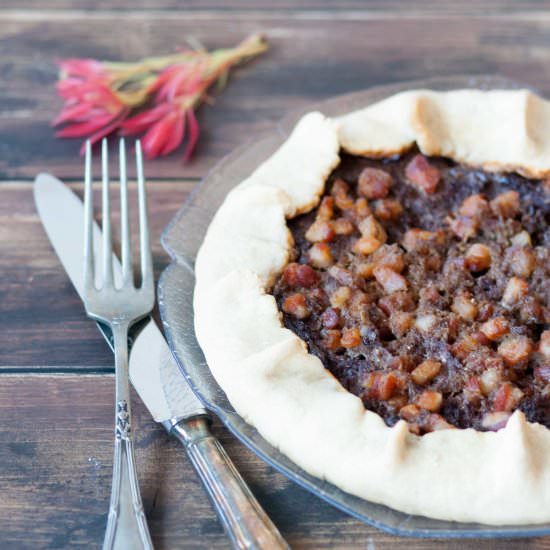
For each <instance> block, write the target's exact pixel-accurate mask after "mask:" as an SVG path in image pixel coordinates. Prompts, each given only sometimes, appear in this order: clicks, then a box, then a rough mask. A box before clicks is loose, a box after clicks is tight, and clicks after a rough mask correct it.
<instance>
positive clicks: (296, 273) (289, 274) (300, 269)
mask: <svg viewBox="0 0 550 550" xmlns="http://www.w3.org/2000/svg"><path fill="white" fill-rule="evenodd" d="M282 277H283V281H284V282H285V283H286V284H287V285H288V286H291V287H302V288H309V287H312V286H315V285H316V284H317V283H318V282H319V274H318V273H317V272H316V271H315V270H314V269H313V268H312V267H311V266H309V265H307V264H297V263H295V262H292V263H290V264H288V265H287V266H286V267H285V269H284V271H283V275H282Z"/></svg>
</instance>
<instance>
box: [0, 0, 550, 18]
mask: <svg viewBox="0 0 550 550" xmlns="http://www.w3.org/2000/svg"><path fill="white" fill-rule="evenodd" d="M23 4H24V5H23ZM549 6H550V4H549V2H548V1H547V0H522V1H521V2H517V1H515V0H482V1H479V2H476V1H475V0H463V1H462V2H456V1H455V0H439V1H438V2H433V1H432V0H414V1H410V2H408V1H404V0H343V1H338V2H334V1H331V0H299V1H292V0H280V1H273V0H233V1H232V2H228V1H227V0H207V1H203V0H159V1H158V2H155V1H154V0H134V1H133V2H132V3H131V4H130V3H129V2H128V1H127V0H25V2H20V1H18V0H4V1H3V3H2V9H4V10H6V9H18V10H21V9H25V10H29V9H38V10H44V9H49V10H92V11H97V10H103V9H108V10H123V11H133V12H135V10H136V9H140V10H151V11H152V10H176V9H177V10H193V11H196V10H200V11H206V10H212V11H226V10H242V11H257V12H259V11H270V10H275V11H280V10H282V9H285V10H288V11H290V12H297V11H303V10H326V11H331V12H342V11H347V10H354V11H362V12H365V11H372V12H375V13H377V12H378V13H379V12H389V11H399V13H400V15H404V14H410V13H414V14H433V13H442V14H445V15H447V14H449V13H451V14H453V13H462V14H464V13H467V14H478V15H494V14H496V13H506V14H508V13H510V12H512V13H517V12H529V11H539V10H544V9H547V8H548V7H549Z"/></svg>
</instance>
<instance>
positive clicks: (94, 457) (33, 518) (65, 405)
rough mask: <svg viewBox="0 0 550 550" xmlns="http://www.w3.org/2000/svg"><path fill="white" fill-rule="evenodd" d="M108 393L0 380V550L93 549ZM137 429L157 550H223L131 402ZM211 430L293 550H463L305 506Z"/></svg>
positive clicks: (66, 381)
mask: <svg viewBox="0 0 550 550" xmlns="http://www.w3.org/2000/svg"><path fill="white" fill-rule="evenodd" d="M113 393H114V386H113V379H112V377H111V376H85V375H80V376H79V375H73V376H69V375H67V376H51V375H50V376H33V375H28V376H10V375H2V376H0V438H1V440H2V445H0V479H1V480H2V482H1V483H2V498H1V499H0V547H1V548H17V549H18V550H24V549H27V548H28V549H31V548H32V549H35V548H49V549H54V548H55V549H57V548H98V547H99V545H100V543H101V541H102V537H103V532H104V527H105V521H106V512H107V506H108V500H109V491H110V481H111V468H112V466H111V464H112V428H111V421H112V418H111V417H112V401H113ZM134 424H135V428H136V437H135V442H136V454H137V466H138V471H139V476H140V483H141V490H142V495H143V501H144V507H145V510H146V513H147V517H148V520H149V525H150V528H151V532H152V537H153V541H154V543H155V548H157V550H162V549H168V548H186V549H187V548H191V549H218V548H228V543H227V539H226V537H225V535H224V534H223V532H222V529H221V527H220V525H219V524H218V522H217V519H216V517H215V514H214V511H213V510H212V508H211V506H210V503H209V501H208V498H207V496H206V494H205V492H204V490H203V489H202V486H201V484H200V482H199V481H198V479H197V477H196V475H195V473H194V470H193V469H192V467H191V465H190V464H189V461H188V460H187V457H186V456H185V452H184V451H183V449H182V448H181V447H180V446H179V445H178V444H177V443H176V442H175V441H172V440H170V439H169V438H168V436H167V435H166V434H165V432H164V431H163V430H162V429H161V428H160V427H158V426H157V425H156V424H154V422H152V420H151V419H150V417H149V414H148V413H147V411H146V410H145V409H144V407H143V405H142V404H141V402H140V401H139V398H137V397H135V398H134ZM213 430H214V433H215V435H216V436H217V437H218V438H219V439H220V440H221V442H222V444H223V446H224V447H225V448H226V450H227V451H228V453H229V455H230V456H231V457H232V459H233V460H234V462H235V464H236V466H237V468H238V469H239V471H240V472H241V474H242V475H243V477H244V478H245V480H246V481H247V482H248V483H249V485H250V487H251V489H252V491H253V492H254V493H255V494H256V496H257V497H258V499H259V501H260V502H261V504H262V506H264V507H265V509H266V511H267V512H268V514H269V515H270V516H271V518H272V519H273V521H274V522H275V523H276V524H277V526H278V527H279V529H280V530H281V532H282V534H283V535H284V536H285V538H286V539H287V540H288V542H289V543H290V544H291V545H292V547H293V548H294V549H298V550H299V549H325V548H327V549H328V548H339V549H355V548H363V549H367V548H368V549H369V550H376V549H380V550H381V549H384V548H395V547H398V546H399V547H400V546H401V545H404V544H406V545H407V548H409V549H410V550H421V549H426V550H432V549H433V550H435V549H439V548H442V547H445V548H448V549H450V550H455V549H456V550H458V549H459V548H464V547H465V546H464V543H462V542H459V541H448V542H445V543H442V542H441V541H430V540H413V539H408V540H406V541H405V540H403V539H398V538H396V537H392V536H390V535H386V534H384V533H381V532H379V531H377V530H375V529H374V528H372V527H369V526H367V525H364V524H362V523H360V522H359V521H357V520H354V519H352V518H350V517H348V516H346V515H345V514H343V513H341V512H339V511H338V510H336V509H334V508H332V507H330V506H329V505H327V504H325V503H324V502H322V501H321V500H319V499H317V498H314V497H312V496H311V495H310V494H309V493H308V492H306V491H305V490H303V489H301V488H299V487H298V486H297V485H295V484H293V483H291V482H290V481H288V480H287V479H286V478H285V477H284V476H282V475H280V474H278V473H276V472H275V471H274V470H273V469H272V468H270V467H269V466H267V465H266V464H265V463H263V462H262V461H261V460H259V459H258V458H257V457H255V456H254V455H253V454H252V453H251V452H249V451H248V450H247V449H246V448H245V447H243V446H242V445H241V444H240V443H238V442H237V441H236V440H235V439H234V438H233V437H232V436H231V435H229V434H228V432H227V431H226V430H225V429H223V428H222V427H220V426H219V425H217V424H216V425H215V426H214V428H213ZM470 545H471V543H470ZM471 547H473V546H471ZM475 547H476V549H477V550H497V549H498V550H513V549H517V548H529V549H536V550H543V549H548V548H550V539H531V540H529V541H521V540H515V541H512V540H508V541H476V542H475Z"/></svg>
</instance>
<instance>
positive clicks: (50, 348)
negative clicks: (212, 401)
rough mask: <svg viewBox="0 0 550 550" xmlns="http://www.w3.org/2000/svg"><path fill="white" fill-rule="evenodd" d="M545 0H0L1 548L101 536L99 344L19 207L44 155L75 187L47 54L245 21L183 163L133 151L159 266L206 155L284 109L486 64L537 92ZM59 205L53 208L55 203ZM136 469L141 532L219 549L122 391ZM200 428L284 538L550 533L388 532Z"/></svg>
mask: <svg viewBox="0 0 550 550" xmlns="http://www.w3.org/2000/svg"><path fill="white" fill-rule="evenodd" d="M549 8H550V2H544V1H537V0H529V1H524V2H521V3H520V2H514V1H513V0H504V1H497V0H481V1H477V2H473V1H472V2H460V3H458V2H451V1H448V0H445V1H440V2H432V1H430V0H419V1H416V2H407V1H406V0H389V1H386V2H384V1H382V0H369V1H366V2H362V1H360V0H346V1H344V2H339V3H338V4H336V2H334V3H331V2H328V1H326V0H300V1H299V2H293V1H292V0H278V1H265V2H259V1H252V0H236V1H235V2H233V4H230V3H229V2H225V1H224V0H209V1H204V2H199V1H198V0H189V1H187V2H178V1H177V0H160V1H158V2H155V1H154V0H111V1H110V0H99V1H94V0H26V1H25V2H23V1H21V0H3V1H2V3H1V7H0V77H1V80H0V98H1V101H0V179H1V180H2V183H1V184H0V273H1V278H0V303H1V304H2V306H1V314H0V441H1V443H0V494H1V496H0V548H17V549H22V548H66V547H71V548H80V547H82V548H89V547H96V548H97V547H99V545H100V543H101V541H102V537H103V530H104V526H105V519H106V511H107V504H108V498H109V491H110V479H111V453H112V427H111V421H112V418H111V417H112V401H113V376H112V371H113V367H112V365H113V360H112V357H111V354H110V352H109V350H108V348H107V346H106V345H105V343H104V342H103V341H102V339H101V338H100V336H99V333H98V332H97V330H96V329H95V327H94V326H93V324H92V323H91V322H90V321H88V320H87V318H86V317H85V315H84V311H83V309H82V304H81V302H80V300H79V299H78V297H77V295H76V292H75V291H74V290H73V288H72V286H71V284H70V282H69V280H68V278H67V277H66V275H65V274H64V272H63V270H62V268H61V266H60V264H59V262H58V260H57V258H56V256H55V254H54V252H53V251H52V248H51V246H50V245H49V243H48V240H47V238H46V236H45V234H44V231H43V229H42V227H41V225H40V222H39V220H38V217H37V215H36V211H35V208H34V204H33V200H32V194H31V180H32V178H33V177H34V176H35V174H36V173H37V172H39V171H49V172H52V173H53V174H55V175H57V176H58V177H61V178H63V179H64V180H65V181H67V182H72V185H73V186H74V187H75V188H76V189H77V190H80V189H81V187H80V185H79V183H78V182H79V181H80V178H81V174H82V159H81V158H79V156H78V147H79V144H78V143H76V142H73V141H60V140H56V139H54V137H53V135H52V130H51V128H50V127H49V125H48V123H49V121H50V119H51V118H52V117H53V115H54V114H55V113H56V111H57V110H58V108H59V105H60V103H59V100H58V99H57V98H56V95H55V93H54V90H53V84H54V82H55V79H56V68H55V65H54V61H55V60H56V59H58V58H63V57H67V56H80V57H86V56H91V57H97V58H109V59H120V60H132V59H134V58H138V57H141V56H146V55H151V54H161V53H164V52H169V51H171V50H172V49H173V48H174V47H175V46H178V45H182V44H183V43H184V38H185V37H186V36H188V35H194V36H195V37H197V38H198V39H199V40H201V41H202V42H203V43H204V44H206V45H207V46H208V47H218V46H227V45H233V44H235V43H237V42H238V41H239V40H240V39H242V38H243V37H244V36H246V35H248V34H249V33H251V32H254V31H261V32H263V33H265V35H266V36H267V38H268V40H269V43H270V45H271V49H270V51H269V53H268V54H267V55H265V56H263V58H261V59H258V60H257V61H254V62H252V63H249V64H247V65H246V66H244V67H242V68H241V69H239V70H238V71H236V72H235V73H234V75H233V77H232V78H231V81H230V83H229V85H228V87H227V89H226V91H225V92H224V93H223V95H221V96H220V97H219V98H218V99H217V100H216V104H215V106H213V107H205V108H203V109H201V111H200V113H199V119H200V122H201V126H202V128H203V134H202V137H201V140H200V144H199V147H198V149H197V154H196V156H195V158H194V160H193V162H192V163H191V164H189V165H187V166H183V165H182V164H181V162H180V158H179V157H178V156H173V157H170V158H167V159H165V160H158V161H154V162H151V163H149V164H148V165H147V167H146V171H147V175H148V178H149V181H150V182H151V185H150V186H149V189H150V203H151V208H150V210H151V219H152V224H153V236H154V242H155V262H156V269H157V273H158V272H160V271H161V270H162V269H163V267H164V266H165V265H166V263H167V257H166V255H165V254H164V252H163V251H162V249H161V247H160V244H159V243H158V239H159V235H160V232H161V230H162V228H163V227H164V225H165V224H166V223H167V222H168V221H169V220H170V218H171V217H172V215H173V214H174V213H175V212H176V210H177V209H178V207H179V206H180V205H181V203H182V202H183V201H184V200H185V198H186V197H187V195H188V193H189V191H190V190H191V189H192V188H193V186H194V185H195V184H196V182H197V181H198V179H200V177H201V176H203V175H204V174H205V172H206V171H207V170H208V169H209V168H210V167H212V166H213V165H214V163H215V162H216V161H218V160H219V159H220V158H222V157H223V156H224V155H225V154H226V153H229V152H230V151H231V150H232V149H233V148H234V147H236V146H237V145H239V144H240V143H242V142H244V141H245V140H247V139H248V138H250V137H251V136H253V135H255V134H256V133H257V132H259V131H260V130H261V129H262V128H264V127H265V126H266V125H267V124H268V123H269V122H270V121H273V120H276V119H278V118H279V117H281V116H282V115H283V114H284V113H286V112H287V111H288V110H290V109H294V108H298V107H301V106H304V105H306V104H307V103H308V102H312V101H316V100H319V99H322V98H326V97H329V96H332V95H335V94H340V93H344V92H349V91H354V90H359V89H362V88H366V87H368V86H372V85H375V84H381V83H389V82H393V81H398V80H404V79H415V78H422V77H426V76H434V75H447V74H456V73H476V74H487V73H500V74H502V75H505V76H509V77H511V78H514V79H517V80H520V81H524V82H525V83H527V84H530V85H533V86H536V87H538V88H539V89H540V90H541V91H542V92H543V93H546V95H547V96H550V11H549ZM60 215H62V212H60ZM134 407H135V417H136V426H137V437H136V439H137V441H136V446H137V456H138V469H139V473H140V477H141V483H142V490H143V498H144V503H145V508H146V512H147V516H148V519H149V524H150V527H151V530H152V535H153V539H154V542H155V545H156V547H157V548H159V549H161V548H178V547H181V548H208V549H210V548H226V547H227V546H228V544H227V539H226V537H225V536H224V534H223V532H222V530H221V528H220V525H219V524H218V522H217V520H216V517H215V515H214V512H213V510H212V508H211V507H210V504H209V501H208V499H207V497H206V495H205V493H204V491H203V489H202V487H201V485H200V483H199V482H198V481H197V477H196V475H195V473H194V471H193V469H192V468H191V466H190V464H189V462H188V460H187V458H186V456H185V454H184V452H183V450H182V449H181V447H180V446H179V445H178V444H177V443H175V442H174V441H171V440H170V439H169V438H168V437H167V435H166V434H165V433H164V431H163V430H162V429H161V428H159V427H158V426H157V425H155V424H154V422H153V421H152V420H151V418H150V416H149V414H148V412H147V410H146V409H145V408H144V406H143V405H142V404H141V402H140V401H139V399H138V398H137V397H136V398H135V405H134ZM214 430H215V433H216V435H217V436H218V437H219V438H220V440H221V441H222V443H223V445H224V446H225V447H226V449H227V450H228V452H229V454H230V455H231V457H232V458H233V459H234V461H235V463H236V464H237V466H238V468H239V469H240V471H241V472H242V474H243V476H244V478H245V479H246V480H247V482H248V483H249V484H250V486H251V488H252V490H253V491H254V492H255V494H256V495H257V496H258V498H259V500H260V502H261V503H262V505H263V506H264V507H265V509H266V510H267V512H268V513H269V514H270V515H271V517H272V518H273V520H274V521H275V523H276V524H277V525H278V526H279V527H280V529H281V531H282V533H283V535H284V536H285V537H286V538H287V540H288V541H289V542H290V544H291V545H292V546H293V547H295V548H364V549H369V550H370V549H374V548H391V547H397V546H404V545H406V546H407V547H408V548H411V549H413V548H414V549H420V548H430V549H435V548H441V547H443V546H445V547H447V548H459V547H463V546H464V547H467V548H474V547H475V548H477V549H480V550H484V549H489V548H494V549H497V548H498V549H512V548H514V549H515V548H520V547H522V548H537V549H541V548H550V538H548V539H535V540H529V541H517V540H516V541H498V542H497V541H470V542H465V543H460V542H457V541H451V542H446V543H444V544H443V543H441V542H437V541H426V540H402V539H398V538H395V537H391V536H389V535H386V534H384V533H381V532H379V531H377V530H376V529H373V528H371V527H368V526H366V525H363V524H362V523H360V522H358V521H356V520H354V519H351V518H350V517H347V516H346V515H344V514H343V513H341V512H339V511H337V510H335V509H333V508H332V507H330V506H328V505H327V504H325V503H323V502H321V501H320V500H318V499H316V498H314V497H313V496H311V495H310V494H309V493H307V492H306V491H304V490H302V489H300V488H298V487H297V486H295V485H293V484H291V483H290V482H289V481H287V480H286V478H284V477H283V476H281V475H279V474H278V473H276V472H275V471H273V470H272V469H271V468H269V467H267V466H266V465H265V464H264V463H263V462H262V461H261V460H259V459H257V458H256V457H255V456H254V455H253V454H252V453H250V452H249V451H247V450H246V449H245V448H244V447H243V446H242V445H241V444H239V443H238V442H237V441H236V440H235V439H234V438H233V437H232V436H230V435H229V434H228V432H227V431H226V430H225V429H223V428H222V427H221V426H219V425H215V427H214Z"/></svg>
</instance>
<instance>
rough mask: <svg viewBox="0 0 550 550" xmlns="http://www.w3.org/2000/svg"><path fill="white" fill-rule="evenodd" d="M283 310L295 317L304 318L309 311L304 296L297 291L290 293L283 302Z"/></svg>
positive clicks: (307, 315)
mask: <svg viewBox="0 0 550 550" xmlns="http://www.w3.org/2000/svg"><path fill="white" fill-rule="evenodd" d="M283 311H284V312H285V313H288V314H289V315H292V316H294V317H296V318H297V319H305V318H306V317H309V315H310V311H309V308H308V307H307V303H306V298H305V296H304V295H303V294H300V293H299V292H297V293H296V294H291V295H290V296H288V297H287V298H286V299H285V301H284V302H283Z"/></svg>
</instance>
